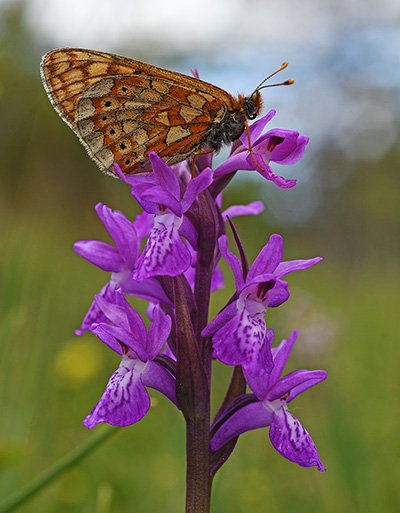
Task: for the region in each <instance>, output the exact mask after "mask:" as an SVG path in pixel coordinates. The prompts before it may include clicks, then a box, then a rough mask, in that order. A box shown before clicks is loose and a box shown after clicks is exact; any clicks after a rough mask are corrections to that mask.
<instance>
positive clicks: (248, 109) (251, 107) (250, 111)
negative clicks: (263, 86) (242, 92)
mask: <svg viewBox="0 0 400 513" xmlns="http://www.w3.org/2000/svg"><path fill="white" fill-rule="evenodd" d="M261 109H262V97H261V93H260V91H258V90H257V89H256V90H255V91H254V93H253V94H251V95H250V96H246V97H245V98H243V110H244V112H245V115H246V119H256V117H257V116H258V115H259V114H260V112H261Z"/></svg>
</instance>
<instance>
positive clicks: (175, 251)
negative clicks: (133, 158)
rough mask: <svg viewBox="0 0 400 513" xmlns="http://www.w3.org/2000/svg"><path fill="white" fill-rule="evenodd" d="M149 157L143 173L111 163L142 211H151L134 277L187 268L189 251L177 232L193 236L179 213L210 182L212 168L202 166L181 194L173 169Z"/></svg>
mask: <svg viewBox="0 0 400 513" xmlns="http://www.w3.org/2000/svg"><path fill="white" fill-rule="evenodd" d="M149 159H150V162H151V165H152V168H153V173H152V174H151V175H146V176H125V175H124V174H123V173H122V172H121V170H120V169H119V168H118V166H117V165H115V170H116V174H117V176H119V177H120V178H121V179H122V180H124V181H125V182H126V183H128V184H130V185H131V186H132V195H133V196H134V197H135V198H136V200H137V201H138V202H139V204H140V205H141V206H142V208H143V209H144V210H145V211H146V212H148V213H150V214H153V215H154V226H153V228H152V229H151V231H150V234H149V237H148V240H147V242H146V246H145V248H144V250H143V251H142V253H141V254H140V256H139V258H138V260H137V263H136V265H135V269H134V271H133V278H134V279H135V280H137V281H143V280H146V279H147V278H151V277H153V276H160V275H161V276H178V275H179V274H182V273H183V272H185V271H186V270H187V269H188V268H189V266H190V263H191V254H190V251H189V249H188V247H187V246H186V244H185V242H183V240H182V238H181V233H183V234H184V235H185V237H186V238H187V240H188V241H195V240H196V238H197V237H196V234H195V233H194V228H193V227H192V226H191V225H190V223H189V222H185V218H184V217H183V214H184V213H185V212H187V210H189V208H190V207H191V205H192V203H193V202H194V201H195V199H196V198H197V196H198V195H199V193H200V192H201V191H203V190H204V189H206V188H207V187H208V186H209V185H210V184H211V182H212V170H211V169H210V168H207V169H204V170H203V171H202V172H201V173H200V174H199V175H198V176H196V177H195V178H193V179H192V180H190V181H189V183H188V184H187V185H186V188H185V190H184V193H183V196H182V198H181V185H182V184H181V183H180V181H179V180H178V177H177V176H176V173H175V171H174V170H173V169H172V168H171V167H170V166H168V165H167V164H166V163H165V162H164V161H163V160H162V159H161V158H160V157H158V155H157V154H156V153H154V152H152V153H150V154H149ZM193 243H194V244H195V242H193Z"/></svg>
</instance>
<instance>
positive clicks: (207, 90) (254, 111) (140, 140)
mask: <svg viewBox="0 0 400 513" xmlns="http://www.w3.org/2000/svg"><path fill="white" fill-rule="evenodd" d="M286 66H287V63H286V62H285V63H283V64H282V66H281V67H280V68H279V69H278V70H277V71H276V72H275V73H273V74H272V75H275V74H276V73H277V72H278V71H280V70H281V69H284V68H285V67H286ZM272 75H270V77H271V76H272ZM41 77H42V80H43V84H44V87H45V89H46V92H47V94H48V96H49V98H50V100H51V102H52V104H53V106H54V108H55V109H56V111H57V112H58V113H59V114H60V116H61V117H62V119H63V120H64V121H65V122H66V123H67V124H68V125H69V126H70V127H71V128H72V130H73V131H74V132H75V133H76V135H77V136H78V137H79V139H80V141H81V142H82V144H83V145H84V146H85V148H86V150H87V152H88V153H89V156H90V157H91V158H92V159H93V160H94V161H95V162H96V164H97V165H98V166H99V168H100V169H101V170H102V171H104V172H105V173H108V174H112V175H114V174H115V172H114V167H113V164H114V163H116V164H118V165H119V166H120V168H121V170H122V172H123V173H125V174H130V173H141V172H146V171H151V167H150V163H149V159H148V154H149V153H150V152H152V151H155V152H156V153H157V154H158V155H159V156H160V157H161V158H162V159H163V160H164V161H165V162H166V163H167V164H169V165H171V164H176V163H178V162H181V161H183V160H185V159H187V158H189V157H191V156H193V155H195V154H196V153H200V152H201V149H202V148H208V150H206V151H218V150H219V149H220V148H221V146H222V145H223V144H226V143H230V142H233V141H234V140H236V139H237V138H238V137H240V135H241V134H242V132H243V130H244V129H245V128H246V129H247V131H248V125H247V119H255V118H256V117H257V116H258V114H259V113H260V111H261V107H262V99H261V94H260V89H262V88H263V87H268V86H263V84H264V82H265V80H267V79H265V80H264V81H263V82H261V84H260V85H259V86H258V87H257V88H256V89H255V91H254V92H253V93H252V94H251V95H250V96H246V97H245V96H242V95H239V96H238V98H234V97H233V96H231V95H230V94H229V93H227V92H225V91H224V90H223V89H220V88H219V87H217V86H214V85H212V84H208V83H207V82H203V81H202V80H199V79H197V78H193V77H189V76H186V75H182V74H181V73H176V72H173V71H168V70H165V69H162V68H158V67H156V66H151V65H150V64H145V63H143V62H139V61H134V60H132V59H128V58H126V57H121V56H119V55H114V54H111V53H104V52H97V51H94V50H82V49H79V48H61V49H59V50H53V51H51V52H48V53H47V54H46V55H45V56H44V57H43V59H42V62H41ZM270 77H268V78H270ZM291 83H293V80H288V81H286V82H284V83H283V85H287V84H291ZM274 85H275V84H274ZM277 85H278V84H277ZM250 152H251V148H250ZM251 153H252V152H251ZM253 158H254V157H253Z"/></svg>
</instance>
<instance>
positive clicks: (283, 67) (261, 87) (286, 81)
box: [253, 61, 294, 94]
mask: <svg viewBox="0 0 400 513" xmlns="http://www.w3.org/2000/svg"><path fill="white" fill-rule="evenodd" d="M288 64H289V63H288V62H287V61H284V62H282V64H281V65H280V66H279V68H278V69H277V70H276V71H274V72H273V73H271V75H268V77H267V78H264V80H263V81H262V82H261V84H260V85H259V86H257V87H256V88H255V90H254V93H255V92H256V91H259V90H260V89H265V88H266V87H276V86H282V85H292V84H294V80H293V78H291V79H289V80H285V81H284V82H280V83H279V84H267V85H263V84H264V83H265V82H266V81H267V80H269V79H270V78H272V77H273V76H274V75H276V74H277V73H279V72H280V71H282V70H284V69H285V68H287V66H288ZM254 93H253V94H254Z"/></svg>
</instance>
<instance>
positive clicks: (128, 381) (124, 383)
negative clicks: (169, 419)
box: [83, 358, 150, 429]
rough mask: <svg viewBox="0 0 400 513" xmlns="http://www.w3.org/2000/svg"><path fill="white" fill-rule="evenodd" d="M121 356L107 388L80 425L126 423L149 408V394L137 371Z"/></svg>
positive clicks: (133, 421)
mask: <svg viewBox="0 0 400 513" xmlns="http://www.w3.org/2000/svg"><path fill="white" fill-rule="evenodd" d="M126 360H127V359H126V358H123V359H122V362H121V365H120V366H119V368H118V370H116V371H115V372H114V374H113V375H112V376H111V378H110V380H109V382H108V385H107V388H106V390H105V392H104V394H103V395H102V397H101V399H100V401H99V402H98V403H97V405H96V406H95V407H94V409H93V411H92V412H91V413H90V414H89V415H88V416H87V417H86V419H85V420H84V421H83V424H84V425H85V426H86V427H87V428H88V429H92V428H93V427H94V426H96V425H97V424H98V423H99V422H107V423H108V424H111V425H113V426H129V425H131V424H134V423H135V422H138V421H139V420H140V419H141V418H143V417H144V416H145V415H146V413H147V412H148V410H149V408H150V397H149V394H148V392H147V390H146V388H145V387H144V385H143V383H142V382H141V380H140V374H138V373H137V372H135V371H134V369H132V368H131V364H130V362H127V361H126Z"/></svg>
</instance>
